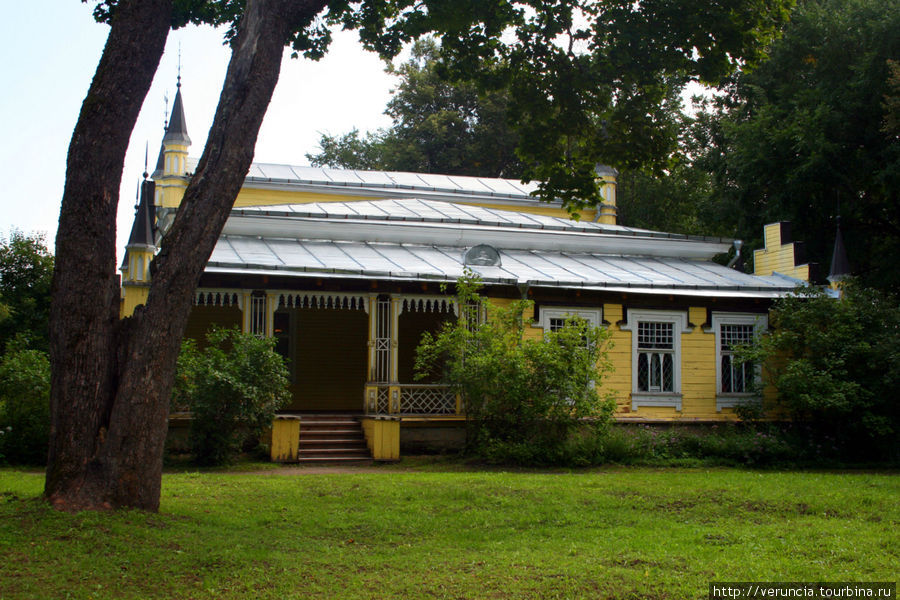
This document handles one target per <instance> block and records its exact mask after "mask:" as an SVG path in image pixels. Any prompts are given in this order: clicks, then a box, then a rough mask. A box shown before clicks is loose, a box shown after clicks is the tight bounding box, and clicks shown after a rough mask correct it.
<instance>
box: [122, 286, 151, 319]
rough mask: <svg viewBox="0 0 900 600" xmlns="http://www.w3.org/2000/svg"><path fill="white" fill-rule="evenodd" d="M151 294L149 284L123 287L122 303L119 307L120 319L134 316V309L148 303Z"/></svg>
mask: <svg viewBox="0 0 900 600" xmlns="http://www.w3.org/2000/svg"><path fill="white" fill-rule="evenodd" d="M149 293H150V286H149V284H144V285H133V284H132V285H128V284H125V285H123V286H122V302H121V304H120V305H119V317H120V318H125V317H130V316H131V315H133V314H134V309H135V308H137V307H138V306H139V305H141V304H145V303H146V302H147V295H148V294H149Z"/></svg>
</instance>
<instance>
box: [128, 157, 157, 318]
mask: <svg viewBox="0 0 900 600" xmlns="http://www.w3.org/2000/svg"><path fill="white" fill-rule="evenodd" d="M144 177H145V179H144V181H142V182H141V187H140V193H139V197H138V204H137V210H136V211H135V214H134V224H133V225H132V226H131V235H129V236H128V244H127V245H126V246H125V260H124V262H123V263H122V307H121V315H122V316H123V317H127V316H131V314H132V313H133V312H134V309H135V307H137V306H138V305H139V304H144V303H145V302H146V301H147V294H148V292H149V291H150V262H151V261H152V260H153V256H154V255H155V254H156V244H155V241H154V240H155V232H154V223H153V196H154V191H155V184H154V183H153V182H152V181H150V180H148V179H146V177H147V173H146V171H145V172H144Z"/></svg>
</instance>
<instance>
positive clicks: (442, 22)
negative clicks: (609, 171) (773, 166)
mask: <svg viewBox="0 0 900 600" xmlns="http://www.w3.org/2000/svg"><path fill="white" fill-rule="evenodd" d="M792 4H793V2H792V1H791V0H751V1H747V2H740V3H734V2H729V3H721V2H708V1H704V2H699V3H698V2H696V1H691V2H688V1H687V0H676V1H675V2H664V3H656V2H631V3H627V2H619V1H617V0H601V1H599V2H593V1H592V2H586V1H580V0H565V1H562V2H553V3H547V2H543V1H537V0H526V1H524V2H518V3H507V2H474V1H467V2H452V3H441V2H427V3H425V4H424V5H422V4H419V3H416V2H414V1H413V0H393V1H385V2H362V3H359V4H350V3H347V4H346V6H344V5H341V6H335V7H332V8H331V9H330V10H329V18H330V19H333V20H334V21H337V22H341V23H343V24H344V25H345V26H346V27H349V28H354V29H358V30H359V31H360V38H361V39H362V41H363V44H364V46H366V47H367V48H370V49H373V50H376V51H378V52H379V53H380V54H381V55H382V56H384V57H387V58H391V57H393V56H396V54H397V53H398V52H399V50H400V48H401V47H402V45H403V44H404V43H408V42H411V41H413V40H414V39H417V38H420V37H423V36H428V35H434V36H435V37H436V39H438V40H439V43H440V47H441V57H442V65H443V66H442V69H441V73H440V74H441V75H442V76H445V77H446V78H448V79H450V80H451V81H467V82H474V84H475V86H476V87H477V89H478V90H479V91H480V92H481V93H487V92H491V91H499V90H505V98H506V102H507V104H506V108H505V111H504V112H505V113H506V117H505V122H506V123H513V124H515V130H516V133H517V136H518V145H517V147H516V153H517V156H518V159H519V161H521V165H522V169H523V170H522V173H521V175H522V176H523V177H524V178H525V179H526V180H536V181H539V182H541V184H540V195H541V197H542V198H546V199H550V198H559V199H562V201H563V202H564V204H565V206H566V207H567V208H569V209H571V210H577V209H580V208H585V207H592V206H593V205H594V204H595V203H596V202H597V201H598V200H599V188H598V185H597V182H596V180H595V176H594V167H595V165H596V164H598V163H602V164H609V165H612V166H615V167H617V168H635V167H638V166H641V165H644V164H646V163H654V164H657V165H659V164H661V163H665V162H666V161H667V159H668V157H669V155H670V154H671V152H672V150H673V147H674V145H675V136H674V133H675V127H674V123H673V121H672V115H673V114H674V112H673V111H672V110H671V106H670V99H671V98H673V97H677V93H678V91H679V90H681V89H682V88H683V87H684V85H685V84H686V83H687V82H688V81H689V80H691V79H699V80H701V81H704V82H707V83H715V82H717V81H718V80H719V78H720V77H722V76H724V75H726V74H728V73H730V72H731V71H732V70H733V69H734V68H735V67H736V66H737V65H738V64H753V63H755V62H757V61H758V60H759V59H760V58H761V57H762V55H763V52H764V48H765V45H766V43H767V42H768V41H769V40H771V38H772V37H773V36H774V35H775V34H776V33H777V31H778V30H779V27H780V25H781V24H782V23H783V22H784V21H785V20H786V18H787V16H788V8H789V7H790V6H791V5H792ZM342 8H345V9H346V11H345V12H342V11H341V9H342ZM685 14H691V15H693V16H692V18H690V19H686V18H684V15H685ZM424 106H425V107H426V108H427V105H424ZM441 167H444V165H441ZM441 170H443V168H442V169H441Z"/></svg>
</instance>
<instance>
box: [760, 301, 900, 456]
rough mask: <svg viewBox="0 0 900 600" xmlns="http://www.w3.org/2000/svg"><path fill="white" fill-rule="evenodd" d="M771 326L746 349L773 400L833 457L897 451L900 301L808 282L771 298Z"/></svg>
mask: <svg viewBox="0 0 900 600" xmlns="http://www.w3.org/2000/svg"><path fill="white" fill-rule="evenodd" d="M771 314H772V318H771V322H772V325H773V327H774V331H773V333H772V334H771V335H770V336H764V337H763V338H762V339H761V341H760V342H759V344H758V345H757V346H756V347H755V348H754V349H752V351H751V352H749V353H748V356H749V358H750V359H751V360H754V361H759V362H758V364H764V365H765V366H766V370H767V374H768V375H769V379H770V380H771V381H772V382H773V384H774V385H775V387H776V388H777V390H778V401H779V403H780V405H781V406H783V407H784V408H785V409H786V410H787V412H788V413H789V415H790V417H791V418H792V420H793V421H795V422H797V423H804V424H806V425H808V426H809V428H810V429H809V432H810V434H811V437H810V438H809V443H812V444H814V445H816V446H821V447H822V449H823V451H827V450H828V449H834V452H835V457H840V458H850V459H853V460H872V459H885V458H888V459H894V460H896V459H897V458H898V446H897V443H896V436H897V433H898V427H900V403H898V402H897V401H896V398H897V390H898V388H900V302H898V300H897V298H895V297H891V296H888V295H885V294H883V293H881V292H878V291H876V290H872V289H866V288H862V287H859V286H857V285H855V284H853V283H850V284H848V285H846V286H845V287H844V289H843V297H842V299H841V300H835V299H834V298H831V297H829V296H828V295H827V294H826V293H825V292H824V291H822V290H820V289H815V288H808V289H805V290H803V291H801V292H800V293H798V294H797V295H795V296H790V297H787V298H784V299H781V300H779V301H777V302H776V304H775V306H774V308H773V310H772V313H771Z"/></svg>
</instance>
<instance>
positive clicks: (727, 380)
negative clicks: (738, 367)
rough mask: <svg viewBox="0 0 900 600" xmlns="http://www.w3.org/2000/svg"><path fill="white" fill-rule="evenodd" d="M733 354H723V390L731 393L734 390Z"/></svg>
mask: <svg viewBox="0 0 900 600" xmlns="http://www.w3.org/2000/svg"><path fill="white" fill-rule="evenodd" d="M731 373H732V371H731V355H730V354H723V355H722V391H723V392H725V393H730V392H733V391H734V383H733V382H732V378H731Z"/></svg>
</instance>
